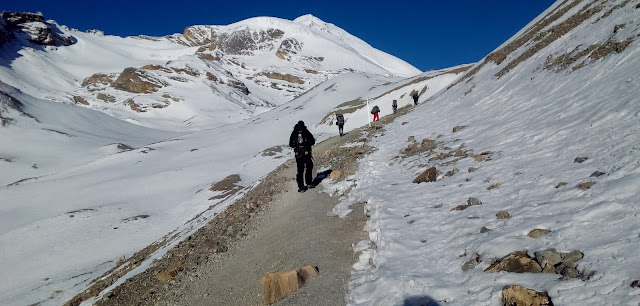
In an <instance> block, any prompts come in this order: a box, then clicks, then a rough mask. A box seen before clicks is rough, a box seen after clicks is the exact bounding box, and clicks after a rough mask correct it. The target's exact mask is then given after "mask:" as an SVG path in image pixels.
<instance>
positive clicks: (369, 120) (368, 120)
mask: <svg viewBox="0 0 640 306" xmlns="http://www.w3.org/2000/svg"><path fill="white" fill-rule="evenodd" d="M370 113H371V112H370V111H369V98H367V122H368V123H369V127H371V116H369V114H370Z"/></svg>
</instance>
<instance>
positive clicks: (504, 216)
mask: <svg viewBox="0 0 640 306" xmlns="http://www.w3.org/2000/svg"><path fill="white" fill-rule="evenodd" d="M496 217H497V218H498V219H509V218H511V214H510V213H509V212H507V211H504V210H501V211H499V212H498V213H497V214H496Z"/></svg>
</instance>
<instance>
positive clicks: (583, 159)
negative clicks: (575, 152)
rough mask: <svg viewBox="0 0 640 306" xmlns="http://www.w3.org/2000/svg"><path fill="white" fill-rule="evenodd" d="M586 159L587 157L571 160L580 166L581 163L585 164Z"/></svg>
mask: <svg viewBox="0 0 640 306" xmlns="http://www.w3.org/2000/svg"><path fill="white" fill-rule="evenodd" d="M587 159H589V158H588V157H586V156H585V157H576V159H574V160H573V162H574V163H576V164H581V163H583V162H585V161H586V160H587Z"/></svg>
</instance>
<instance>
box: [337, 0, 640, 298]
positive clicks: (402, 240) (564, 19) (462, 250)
mask: <svg viewBox="0 0 640 306" xmlns="http://www.w3.org/2000/svg"><path fill="white" fill-rule="evenodd" d="M639 9H640V8H638V6H637V2H636V1H558V2H557V3H556V4H554V5H553V6H552V7H551V8H549V9H548V10H547V11H545V12H544V13H543V14H541V15H540V16H539V17H538V18H537V19H536V20H534V21H532V22H531V23H530V24H529V25H528V26H527V27H526V28H525V29H523V30H522V31H520V32H519V33H518V34H517V35H516V36H514V37H513V38H512V39H510V40H509V41H507V42H505V44H503V45H502V46H501V47H499V48H498V49H496V50H495V51H494V52H492V53H491V54H490V55H488V56H487V57H486V58H485V59H484V60H483V61H481V62H479V63H478V64H476V65H475V66H474V68H472V69H470V70H469V71H468V72H467V73H466V75H464V76H463V77H462V78H461V79H459V81H458V82H456V83H455V85H452V86H451V87H449V88H448V89H446V90H444V91H442V92H440V93H438V94H437V95H435V96H434V97H433V98H432V99H430V100H428V101H427V102H426V103H423V104H422V105H420V106H418V108H417V109H416V110H415V111H413V112H411V113H410V114H408V115H407V116H405V117H404V118H402V119H399V120H396V122H394V123H392V124H390V125H388V126H386V127H385V131H384V133H380V134H377V135H374V136H373V141H372V143H371V145H373V146H375V147H376V148H377V151H376V152H374V153H373V154H371V155H370V156H368V157H366V158H365V159H364V160H363V161H362V162H361V164H360V168H359V171H358V173H357V174H356V175H355V176H354V177H351V178H350V179H349V180H347V181H345V182H340V183H335V182H334V183H331V182H329V181H326V183H327V187H328V188H329V189H330V191H331V192H333V193H335V194H336V195H341V194H342V193H343V190H346V189H347V188H348V187H353V190H352V191H351V192H350V194H349V195H348V196H344V197H343V198H342V202H341V204H340V205H338V206H337V207H336V208H335V210H334V212H335V213H336V214H338V215H342V214H346V213H348V211H349V210H348V206H349V205H350V204H352V203H361V202H366V206H365V210H366V211H367V213H368V214H369V215H370V216H371V219H370V220H369V221H368V224H367V229H368V231H369V237H370V241H365V242H362V243H361V244H359V245H358V246H357V247H358V248H360V249H365V250H364V251H363V252H362V253H360V259H359V262H358V263H357V264H356V265H354V277H353V279H352V281H351V284H350V288H351V292H350V294H349V297H348V299H349V304H350V305H425V304H426V305H444V304H446V305H500V301H501V298H502V289H503V287H504V286H506V285H521V286H523V287H526V288H530V289H533V290H536V291H539V292H542V291H546V292H547V293H548V294H549V296H550V298H551V299H552V301H553V304H554V305H638V304H640V289H639V288H638V287H637V284H636V285H633V284H634V283H633V282H634V281H636V283H637V280H638V279H640V274H638V271H640V258H639V257H638V256H637V254H638V246H639V245H640V232H639V230H638V229H639V228H640V219H639V218H638V212H639V211H640V202H639V201H638V199H639V198H640V194H639V190H640V189H639V188H638V187H639V186H640V167H639V166H640V164H639V162H638V161H639V160H640V147H639V146H638V144H639V143H640V133H638V131H640V123H639V122H640V121H639V118H640V103H639V101H638V97H640V77H639V76H638V73H637V72H638V71H639V70H640V19H639V18H638V16H640V14H638V11H639ZM404 122H408V124H403V123H404ZM457 126H460V128H458V129H456V132H454V131H453V128H454V127H457ZM410 137H413V138H415V142H413V141H411V139H410ZM423 139H428V140H427V141H424V142H423ZM433 141H437V142H439V143H434V142H433ZM430 144H434V145H433V146H432V147H429V145H430ZM421 148H424V149H421ZM481 153H482V154H481ZM578 157H586V158H587V159H586V161H582V160H581V159H578ZM430 167H436V168H437V170H438V171H439V174H438V176H437V181H435V182H431V183H420V184H416V183H412V181H413V180H414V179H415V178H416V177H417V176H418V175H419V174H420V173H422V172H423V171H425V170H427V169H428V168H430ZM476 168H477V169H476ZM598 171H599V172H601V173H598ZM584 183H595V184H586V185H584ZM469 198H476V199H478V200H479V201H481V202H482V204H481V205H473V206H468V207H467V206H466V205H463V204H467V203H469ZM501 211H505V212H507V213H508V214H509V215H510V217H508V218H504V219H502V218H498V217H497V215H498V213H499V212H501ZM501 215H504V213H502V214H501ZM534 229H539V230H547V231H549V232H548V234H546V235H542V236H541V237H538V238H532V237H531V236H529V234H530V233H531V231H532V230H534ZM541 232H543V233H544V231H541ZM374 244H375V248H374V247H372V246H371V245H374ZM551 248H554V249H556V250H557V251H558V252H561V253H568V252H571V251H574V250H577V251H580V252H581V253H582V254H583V256H584V257H583V258H582V259H580V260H577V261H575V265H576V271H577V272H578V277H577V278H571V277H569V276H566V277H565V278H568V279H561V278H563V275H560V274H555V273H511V272H497V273H488V272H484V270H485V269H487V268H489V267H490V266H491V264H492V263H493V262H494V261H495V260H498V259H501V258H502V257H504V256H506V255H508V254H510V253H512V252H514V251H525V252H526V253H527V254H528V255H529V256H531V257H534V256H535V253H536V252H539V251H543V250H547V249H551ZM475 256H477V266H475V267H474V265H475V264H476V262H475V261H474V257H475ZM465 264H466V265H465ZM463 267H464V270H463ZM551 268H552V270H553V269H554V267H551ZM555 268H558V266H556V267H555ZM558 272H562V271H558V270H556V273H558ZM562 273H564V272H562ZM567 275H569V274H567ZM634 286H635V287H634Z"/></svg>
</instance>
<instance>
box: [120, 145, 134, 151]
mask: <svg viewBox="0 0 640 306" xmlns="http://www.w3.org/2000/svg"><path fill="white" fill-rule="evenodd" d="M117 148H118V150H120V151H121V152H122V151H131V150H133V148H132V147H130V146H128V145H126V144H124V143H118V144H117Z"/></svg>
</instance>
